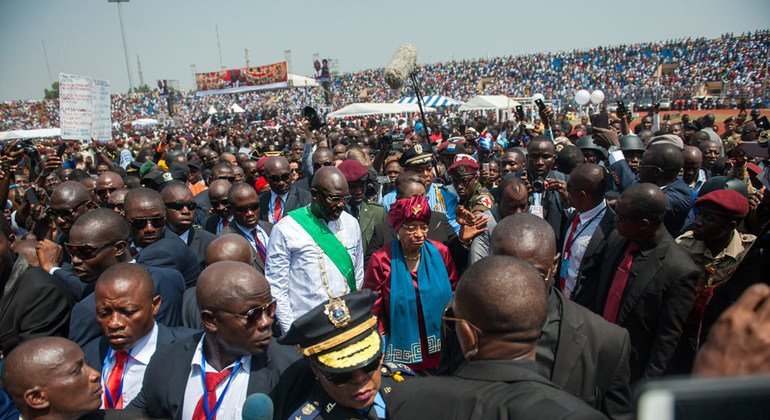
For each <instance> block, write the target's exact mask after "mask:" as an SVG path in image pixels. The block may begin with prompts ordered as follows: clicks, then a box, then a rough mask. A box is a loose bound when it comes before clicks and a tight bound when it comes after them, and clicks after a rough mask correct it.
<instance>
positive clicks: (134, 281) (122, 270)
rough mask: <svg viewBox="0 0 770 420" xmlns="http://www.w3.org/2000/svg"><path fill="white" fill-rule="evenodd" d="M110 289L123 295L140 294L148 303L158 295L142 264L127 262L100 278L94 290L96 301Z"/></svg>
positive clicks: (116, 265)
mask: <svg viewBox="0 0 770 420" xmlns="http://www.w3.org/2000/svg"><path fill="white" fill-rule="evenodd" d="M108 288H110V289H114V290H119V291H122V292H124V293H122V294H128V293H138V294H139V296H141V297H143V298H146V299H147V302H151V301H152V299H153V298H154V297H155V296H156V295H157V293H156V292H155V284H154V283H153V281H152V277H151V276H150V272H149V271H147V269H146V268H144V266H142V265H140V264H132V263H127V262H126V263H119V264H115V265H113V266H112V267H110V268H108V269H107V270H106V271H105V272H104V273H102V275H101V276H99V280H97V281H96V288H95V290H94V293H95V295H96V299H97V300H98V299H99V297H100V296H101V295H102V294H103V291H104V290H107V289H108Z"/></svg>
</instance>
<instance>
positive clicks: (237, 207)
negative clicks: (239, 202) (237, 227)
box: [233, 203, 259, 213]
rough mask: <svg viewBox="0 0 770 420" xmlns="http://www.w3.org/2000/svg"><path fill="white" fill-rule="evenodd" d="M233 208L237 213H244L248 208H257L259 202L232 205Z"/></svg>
mask: <svg viewBox="0 0 770 420" xmlns="http://www.w3.org/2000/svg"><path fill="white" fill-rule="evenodd" d="M233 210H235V211H237V212H238V213H246V212H247V211H249V210H254V211H256V210H259V203H253V204H247V205H245V206H234V207H233Z"/></svg>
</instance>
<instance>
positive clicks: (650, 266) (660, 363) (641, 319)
mask: <svg viewBox="0 0 770 420" xmlns="http://www.w3.org/2000/svg"><path fill="white" fill-rule="evenodd" d="M615 213H616V217H615V229H616V231H615V232H613V233H612V234H610V236H609V238H608V240H607V241H608V243H607V248H606V249H607V251H606V253H605V258H604V261H603V264H602V269H601V272H600V276H599V278H598V283H597V300H596V302H595V305H594V306H593V307H592V308H589V309H592V310H593V311H594V312H596V313H597V314H600V315H602V316H603V317H604V319H606V320H608V321H610V322H612V323H615V324H618V325H620V326H621V327H624V328H626V329H627V330H628V333H629V335H630V336H631V359H630V364H631V382H632V383H633V382H635V381H638V380H640V379H649V378H655V377H658V376H661V375H662V374H663V372H664V371H665V370H666V367H667V366H668V364H669V362H670V361H671V357H672V356H673V354H674V351H675V350H676V346H677V344H678V343H679V339H680V337H681V335H682V330H683V328H684V324H685V321H686V319H687V315H688V314H689V313H690V310H691V309H692V306H693V303H694V301H695V285H696V284H697V282H698V277H699V275H700V269H699V268H698V266H696V265H695V263H693V261H692V259H691V258H690V255H689V254H688V253H687V251H685V250H684V249H682V248H681V247H680V246H679V245H677V244H676V242H675V241H674V239H673V238H672V237H671V235H669V233H668V232H667V231H666V228H665V227H664V226H663V220H664V218H665V216H666V213H667V211H666V196H665V195H664V194H663V191H661V189H660V188H659V187H658V186H657V185H654V184H648V183H639V184H634V185H632V186H631V187H629V188H627V189H626V190H625V191H624V192H623V194H621V195H620V198H618V202H617V204H616V205H615Z"/></svg>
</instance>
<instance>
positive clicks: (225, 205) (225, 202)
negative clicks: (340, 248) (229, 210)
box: [211, 200, 230, 207]
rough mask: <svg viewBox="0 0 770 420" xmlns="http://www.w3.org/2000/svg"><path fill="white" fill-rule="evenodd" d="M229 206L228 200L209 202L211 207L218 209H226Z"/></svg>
mask: <svg viewBox="0 0 770 420" xmlns="http://www.w3.org/2000/svg"><path fill="white" fill-rule="evenodd" d="M229 205H230V201H228V200H211V207H219V206H224V207H227V206H229Z"/></svg>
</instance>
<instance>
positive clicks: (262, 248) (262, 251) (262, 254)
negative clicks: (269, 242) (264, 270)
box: [251, 228, 267, 262]
mask: <svg viewBox="0 0 770 420" xmlns="http://www.w3.org/2000/svg"><path fill="white" fill-rule="evenodd" d="M251 234H252V235H254V244H256V248H257V253H258V254H259V258H261V259H262V262H265V258H267V248H265V244H263V243H262V241H260V240H259V235H257V229H256V228H254V229H253V230H252V231H251Z"/></svg>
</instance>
